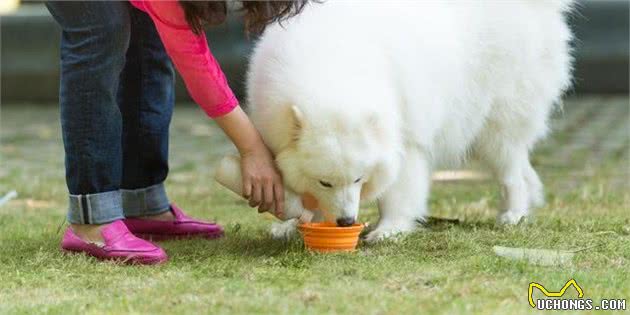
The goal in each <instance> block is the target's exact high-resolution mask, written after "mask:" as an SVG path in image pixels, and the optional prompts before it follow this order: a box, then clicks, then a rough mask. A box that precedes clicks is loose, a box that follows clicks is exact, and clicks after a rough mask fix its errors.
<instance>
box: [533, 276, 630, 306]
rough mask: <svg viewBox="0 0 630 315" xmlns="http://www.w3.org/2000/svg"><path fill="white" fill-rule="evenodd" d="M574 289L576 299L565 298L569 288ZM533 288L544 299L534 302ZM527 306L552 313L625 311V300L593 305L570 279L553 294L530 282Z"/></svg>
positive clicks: (580, 288)
mask: <svg viewBox="0 0 630 315" xmlns="http://www.w3.org/2000/svg"><path fill="white" fill-rule="evenodd" d="M571 287H572V288H574V289H575V291H576V292H577V298H565V297H564V295H565V293H567V290H568V289H569V288H571ZM534 288H537V289H538V290H540V292H542V294H543V295H544V298H540V299H537V300H534V296H533V295H534ZM528 298H529V305H530V306H531V307H533V308H535V309H537V310H554V311H556V310H557V311H580V310H584V311H590V310H613V311H618V310H625V309H626V299H601V300H600V301H599V303H598V304H596V303H593V300H592V299H588V298H584V290H582V287H580V285H579V284H578V283H577V282H576V281H575V279H571V280H569V281H567V283H565V285H564V286H563V287H562V288H561V289H560V291H557V292H554V291H549V290H547V289H546V288H545V287H544V286H543V285H542V284H540V283H536V282H532V283H530V284H529V290H528Z"/></svg>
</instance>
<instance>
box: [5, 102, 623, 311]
mask: <svg viewBox="0 0 630 315" xmlns="http://www.w3.org/2000/svg"><path fill="white" fill-rule="evenodd" d="M628 119H629V111H628V98H623V97H585V98H581V99H571V100H569V101H567V103H566V104H565V106H564V111H563V112H558V113H557V115H556V116H555V119H554V120H553V129H554V133H553V136H552V137H550V138H549V139H548V140H546V141H545V142H544V143H541V145H540V146H539V147H538V148H537V150H536V153H535V154H534V156H533V161H534V166H535V168H536V169H537V170H538V172H539V174H540V175H541V177H542V178H543V181H544V183H545V185H546V195H547V205H546V206H545V207H544V208H541V209H539V210H538V211H537V212H536V215H535V217H534V219H533V220H532V223H531V224H527V225H523V226H517V227H499V226H495V224H494V217H495V215H496V212H497V207H498V202H499V190H498V189H497V187H496V184H495V183H494V182H492V181H487V180H474V179H473V180H461V181H448V182H443V181H440V182H436V183H435V184H434V186H433V192H432V195H431V200H430V206H431V208H432V214H433V215H434V216H439V217H447V218H458V219H459V220H460V223H459V224H446V223H442V224H434V225H432V226H431V227H430V228H429V229H427V230H425V231H422V232H418V233H415V234H413V235H410V236H408V237H406V238H403V239H401V240H400V241H398V242H384V243H380V244H377V245H371V246H369V245H367V244H360V249H359V250H358V251H357V252H356V253H353V254H328V255H321V254H312V253H309V252H307V251H305V250H304V249H303V247H302V246H303V245H302V242H301V240H299V239H296V240H292V241H289V242H283V241H276V240H273V239H271V238H270V237H269V236H268V234H267V230H268V227H269V225H270V224H271V222H272V220H271V219H270V218H269V217H267V216H265V215H258V214H257V213H256V211H255V210H253V209H250V208H248V207H247V206H246V204H245V203H244V202H243V201H241V200H239V199H238V198H236V197H235V196H234V195H232V194H231V193H230V192H228V191H227V190H225V189H223V188H220V187H219V186H217V184H215V183H214V181H213V168H214V166H215V165H216V162H217V161H218V159H219V158H220V157H221V156H222V155H223V154H225V153H226V152H228V151H230V150H231V146H230V145H229V144H228V143H227V142H226V140H225V138H224V136H223V135H222V134H221V132H220V130H218V129H217V128H216V127H215V125H214V124H213V123H211V122H209V120H207V119H205V118H204V116H203V114H202V113H201V111H200V110H199V109H197V108H193V107H188V106H179V107H178V108H177V109H176V113H175V117H174V120H173V126H172V136H171V159H172V162H171V175H170V177H169V179H168V181H167V187H168V191H169V194H170V197H171V199H172V200H174V201H176V202H177V203H178V204H179V205H180V206H181V207H182V208H183V209H186V210H187V211H188V212H190V213H191V214H193V215H195V216H198V217H203V218H207V219H214V220H217V221H218V222H220V223H222V224H224V225H225V227H226V234H227V237H225V238H224V239H222V240H216V241H205V240H192V241H169V242H163V243H161V245H162V246H163V247H164V248H165V249H166V251H167V252H168V254H169V256H170V261H169V262H168V263H167V264H165V265H162V266H158V267H142V266H121V265H117V264H113V263H103V262H97V261H96V260H94V259H91V258H88V257H85V256H81V255H73V256H66V255H64V254H62V253H61V252H60V251H59V240H60V238H61V231H63V229H61V230H60V226H61V225H62V223H63V222H64V214H65V208H66V198H67V197H66V193H67V191H66V186H65V182H64V170H63V153H62V152H63V151H62V145H61V137H60V131H59V121H58V109H57V108H56V107H55V106H45V107H44V106H42V107H38V106H34V105H4V106H3V107H2V117H1V130H0V136H1V138H0V139H1V141H2V146H1V149H0V154H1V160H0V194H4V193H6V192H8V191H10V190H16V191H17V192H18V193H19V196H18V197H17V198H16V199H14V200H12V201H10V202H9V203H7V204H5V205H4V206H3V207H1V208H0V314H33V313H53V314H71V313H80V314H102V313H109V314H120V313H151V314H156V313H165V314H189V313H208V314H215V313H273V314H277V313H288V314H293V313H311V314H321V313H329V312H330V313H354V314H399V313H413V314H416V313H425V314H471V313H477V314H530V313H532V312H536V311H535V310H533V309H532V308H531V307H530V306H529V304H528V302H527V289H528V285H529V283H530V282H532V281H535V282H538V283H541V284H543V285H544V286H546V287H547V289H549V290H550V291H551V290H559V289H560V288H561V287H562V286H563V285H564V283H565V282H567V281H568V280H569V279H571V278H574V279H576V280H577V282H578V283H579V284H580V285H581V287H582V288H583V290H584V297H585V298H591V299H593V300H594V301H595V302H598V301H599V300H600V299H601V298H630V272H628V271H629V270H630V210H629V208H630V189H629V188H630V187H629V186H630V184H629V183H630V180H629V176H630V170H629V167H630V165H629V150H630V146H629V127H628ZM376 219H377V212H376V208H375V207H374V205H369V204H368V205H365V208H364V209H362V212H361V214H360V220H361V221H369V222H371V223H372V224H374V223H376ZM64 226H65V225H64ZM495 245H500V246H509V247H529V248H547V249H567V250H572V249H582V248H588V249H586V250H583V251H580V252H578V253H577V254H576V256H575V257H574V259H573V263H572V264H570V265H564V266H558V267H549V266H547V267H545V266H537V265H533V264H529V263H527V262H524V261H511V260H507V259H505V258H501V257H498V256H496V255H495V254H494V253H493V250H492V247H493V246H495ZM567 295H568V296H571V297H575V296H576V293H575V292H574V291H570V292H569V293H567ZM540 296H541V295H540V293H538V292H537V294H536V297H540ZM627 307H628V308H629V309H630V305H628V306H627ZM584 313H586V312H584Z"/></svg>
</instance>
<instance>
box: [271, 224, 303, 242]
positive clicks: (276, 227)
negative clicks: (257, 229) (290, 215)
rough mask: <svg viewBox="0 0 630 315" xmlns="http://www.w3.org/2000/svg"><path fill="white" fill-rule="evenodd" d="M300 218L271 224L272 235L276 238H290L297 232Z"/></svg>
mask: <svg viewBox="0 0 630 315" xmlns="http://www.w3.org/2000/svg"><path fill="white" fill-rule="evenodd" d="M297 225H298V219H291V220H287V221H284V222H274V223H272V224H271V231H270V232H271V237H273V238H274V239H285V240H286V239H289V238H291V237H293V236H295V235H296V234H297Z"/></svg>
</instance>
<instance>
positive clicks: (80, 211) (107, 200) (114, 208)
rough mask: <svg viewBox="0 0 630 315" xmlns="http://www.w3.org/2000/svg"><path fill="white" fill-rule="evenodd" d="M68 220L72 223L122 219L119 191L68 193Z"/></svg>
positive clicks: (104, 221)
mask: <svg viewBox="0 0 630 315" xmlns="http://www.w3.org/2000/svg"><path fill="white" fill-rule="evenodd" d="M69 204H70V206H69V209H68V222H70V223H73V224H103V223H109V222H112V221H116V220H119V219H123V218H124V215H123V208H122V207H121V205H122V200H121V195H120V191H118V190H115V191H108V192H103V193H96V194H87V195H70V196H69Z"/></svg>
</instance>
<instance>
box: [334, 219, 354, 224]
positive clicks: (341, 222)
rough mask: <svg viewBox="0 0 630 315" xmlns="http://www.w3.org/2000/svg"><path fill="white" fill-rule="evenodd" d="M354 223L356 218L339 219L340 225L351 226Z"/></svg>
mask: <svg viewBox="0 0 630 315" xmlns="http://www.w3.org/2000/svg"><path fill="white" fill-rule="evenodd" d="M353 224H354V218H339V219H337V225H338V226H351V225H353Z"/></svg>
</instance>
